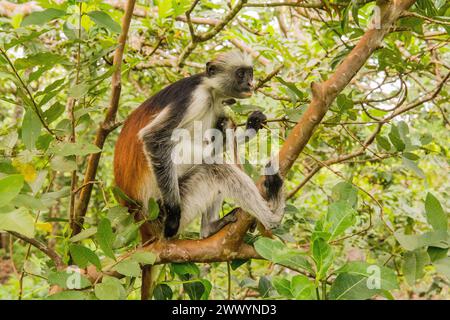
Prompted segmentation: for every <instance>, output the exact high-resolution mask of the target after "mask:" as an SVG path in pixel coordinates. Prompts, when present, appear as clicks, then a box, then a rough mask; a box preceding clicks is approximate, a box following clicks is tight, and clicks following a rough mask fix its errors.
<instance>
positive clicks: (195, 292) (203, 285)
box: [183, 279, 212, 300]
mask: <svg viewBox="0 0 450 320" xmlns="http://www.w3.org/2000/svg"><path fill="white" fill-rule="evenodd" d="M211 287H212V286H211V283H210V282H209V281H208V280H205V279H201V280H198V281H194V282H185V283H183V289H184V291H185V292H186V293H187V294H188V296H189V298H190V299H191V300H207V299H208V296H209V293H210V292H211Z"/></svg>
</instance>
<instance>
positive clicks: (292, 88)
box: [275, 77, 304, 102]
mask: <svg viewBox="0 0 450 320" xmlns="http://www.w3.org/2000/svg"><path fill="white" fill-rule="evenodd" d="M275 78H276V79H277V80H278V81H279V82H280V83H281V84H283V85H284V86H286V87H287V88H288V89H289V92H292V93H293V94H294V95H291V97H292V98H293V100H294V102H296V101H297V100H303V99H304V94H303V92H301V91H300V90H299V89H298V88H297V86H296V85H295V83H293V82H288V81H285V80H284V79H283V78H281V77H275ZM297 98H298V99H297Z"/></svg>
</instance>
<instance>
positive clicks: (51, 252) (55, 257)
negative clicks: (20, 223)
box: [8, 231, 65, 270]
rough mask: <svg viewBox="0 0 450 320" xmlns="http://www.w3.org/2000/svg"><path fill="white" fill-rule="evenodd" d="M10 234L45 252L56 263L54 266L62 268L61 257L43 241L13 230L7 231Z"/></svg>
mask: <svg viewBox="0 0 450 320" xmlns="http://www.w3.org/2000/svg"><path fill="white" fill-rule="evenodd" d="M8 232H9V233H10V234H11V235H13V236H14V237H16V238H19V239H20V240H23V241H25V242H26V243H28V244H30V245H32V246H33V247H35V248H37V249H39V250H40V251H42V252H43V253H45V254H46V255H47V256H48V257H49V258H50V259H52V260H53V262H54V263H55V265H56V268H57V269H58V270H60V269H62V268H64V266H65V264H64V262H63V260H62V258H61V257H60V256H59V254H58V253H56V251H54V250H52V249H50V248H49V247H48V246H47V245H45V244H44V243H42V242H40V241H38V240H36V239H32V238H28V237H26V236H24V235H22V234H20V233H17V232H14V231H8Z"/></svg>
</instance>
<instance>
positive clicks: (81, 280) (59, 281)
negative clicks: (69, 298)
mask: <svg viewBox="0 0 450 320" xmlns="http://www.w3.org/2000/svg"><path fill="white" fill-rule="evenodd" d="M48 282H49V284H51V285H57V286H60V287H61V288H64V289H78V290H79V289H84V288H87V287H90V286H91V285H92V284H91V282H90V281H89V279H88V278H86V277H85V276H84V275H82V274H80V273H78V272H75V271H73V272H67V271H54V272H50V274H49V275H48Z"/></svg>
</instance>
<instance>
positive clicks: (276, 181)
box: [264, 173, 283, 199]
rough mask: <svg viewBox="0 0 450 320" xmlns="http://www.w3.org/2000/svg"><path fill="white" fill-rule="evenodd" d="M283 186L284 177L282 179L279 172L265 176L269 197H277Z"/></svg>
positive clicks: (265, 185) (265, 186)
mask: <svg viewBox="0 0 450 320" xmlns="http://www.w3.org/2000/svg"><path fill="white" fill-rule="evenodd" d="M282 186H283V179H281V176H280V174H279V173H276V174H272V175H267V176H265V178H264V188H265V189H266V195H267V197H268V198H269V199H273V198H275V197H277V196H278V193H279V192H280V190H281V187H282Z"/></svg>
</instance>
